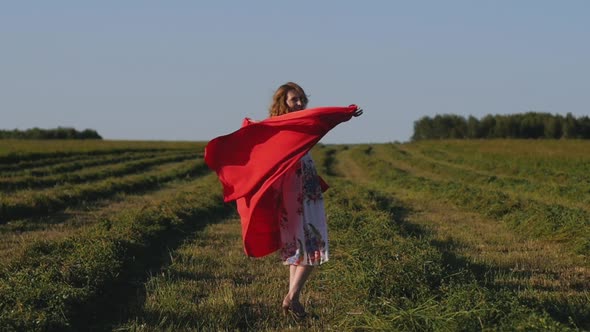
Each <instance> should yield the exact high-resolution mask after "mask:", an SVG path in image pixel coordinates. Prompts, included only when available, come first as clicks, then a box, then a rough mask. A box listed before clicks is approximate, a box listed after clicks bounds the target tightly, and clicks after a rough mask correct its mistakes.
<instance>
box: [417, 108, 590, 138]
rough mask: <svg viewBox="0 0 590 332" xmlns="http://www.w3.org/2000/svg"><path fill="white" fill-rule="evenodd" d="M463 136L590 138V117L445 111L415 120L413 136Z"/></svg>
mask: <svg viewBox="0 0 590 332" xmlns="http://www.w3.org/2000/svg"><path fill="white" fill-rule="evenodd" d="M446 138H450V139H454V138H457V139H460V138H548V139H561V138H583V139H588V138H590V118H589V117H588V116H581V117H579V118H576V117H575V116H573V115H572V114H571V113H567V115H566V116H562V115H553V114H550V113H540V112H527V113H521V114H510V115H491V114H488V115H486V116H484V117H483V118H482V119H481V120H478V119H477V118H475V117H473V116H471V115H470V116H469V117H468V118H465V117H462V116H459V115H455V114H443V115H436V116H434V117H429V116H425V117H422V118H420V119H419V120H417V121H415V122H414V134H413V135H412V140H415V141H416V140H422V139H446Z"/></svg>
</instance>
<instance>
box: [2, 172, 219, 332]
mask: <svg viewBox="0 0 590 332" xmlns="http://www.w3.org/2000/svg"><path fill="white" fill-rule="evenodd" d="M228 211H229V210H228V206H227V205H224V204H223V200H222V197H221V190H220V187H219V185H218V182H217V179H216V178H215V176H214V175H212V174H210V175H208V176H206V177H204V178H203V179H202V181H198V182H197V183H196V184H195V186H194V188H192V189H191V190H190V191H183V192H178V193H176V194H175V195H174V196H172V197H170V198H169V199H167V200H165V201H163V202H161V203H159V204H155V205H150V206H144V207H142V208H141V209H137V210H131V211H121V214H120V215H117V216H116V217H113V218H109V219H105V220H103V221H102V222H100V223H98V224H96V225H94V226H92V227H90V228H87V229H83V230H81V231H80V232H79V233H76V234H75V235H72V236H69V237H66V238H62V239H58V240H54V241H38V242H35V243H32V244H30V245H29V246H28V248H27V250H26V251H25V252H24V253H23V255H22V257H19V258H18V259H16V260H14V261H12V262H11V263H10V264H9V265H7V266H3V267H2V269H1V270H0V326H2V327H3V330H7V331H11V330H15V331H21V330H26V331H47V330H59V331H68V330H72V331H79V330H89V329H92V328H93V326H94V327H96V326H99V325H100V323H102V322H103V321H104V319H106V318H105V317H110V315H111V314H113V313H112V312H111V310H112V311H116V310H121V309H122V306H121V305H122V304H124V303H125V301H126V299H125V297H123V298H122V297H121V294H119V293H120V292H122V293H125V292H126V291H125V290H126V289H127V290H128V289H135V287H137V285H136V282H137V280H142V279H143V278H144V275H145V271H146V268H147V267H149V266H153V265H156V266H157V265H158V264H159V263H158V262H160V260H161V256H162V254H163V253H164V252H166V249H165V248H166V246H168V245H170V244H171V241H172V242H174V241H178V238H183V237H185V236H187V235H188V234H191V232H192V231H194V230H195V229H198V228H200V227H202V226H204V225H205V224H206V223H207V222H210V221H212V220H216V219H217V218H220V216H222V215H225V214H226V213H228ZM127 294H128V291H127Z"/></svg>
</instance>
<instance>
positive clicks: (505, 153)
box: [404, 140, 590, 185]
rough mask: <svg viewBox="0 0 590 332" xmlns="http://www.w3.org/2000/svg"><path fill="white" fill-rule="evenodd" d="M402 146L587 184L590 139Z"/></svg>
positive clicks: (505, 171) (485, 167)
mask: <svg viewBox="0 0 590 332" xmlns="http://www.w3.org/2000/svg"><path fill="white" fill-rule="evenodd" d="M404 149H407V150H408V151H416V152H419V153H420V154H423V155H425V156H429V157H431V158H435V159H437V160H441V161H446V162H449V163H452V164H456V165H462V166H465V167H470V168H475V169H478V170H482V171H488V172H492V173H494V174H496V175H506V176H517V177H521V178H527V179H529V180H531V181H535V182H541V183H543V182H544V181H546V180H548V181H559V182H560V183H565V184H580V183H585V184H586V185H588V184H590V175H589V174H590V155H588V153H587V151H590V142H588V141H579V140H571V141H570V140H566V141H558V142H549V141H546V140H541V141H535V140H491V141H488V140H483V141H444V142H417V143H412V144H405V145H404Z"/></svg>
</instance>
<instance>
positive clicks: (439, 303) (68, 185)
mask: <svg viewBox="0 0 590 332" xmlns="http://www.w3.org/2000/svg"><path fill="white" fill-rule="evenodd" d="M204 146H205V143H203V142H155V141H154V142H130V141H66V142H63V141H17V140H0V330H2V331H23V330H26V331H105V330H108V331H111V330H113V331H203V330H212V331H219V330H222V331H223V330H232V331H233V330H257V331H285V330H312V331H325V330H333V331H351V330H353V331H357V330H393V331H479V330H484V331H488V330H502V331H504V330H522V331H531V330H532V331H547V330H549V331H551V330H554V331H564V330H574V331H575V330H590V314H589V313H590V292H589V291H588V289H589V286H590V270H589V260H588V254H589V253H590V153H589V152H590V142H587V141H575V140H571V141H543V140H538V141H537V140H482V141H424V142H416V143H407V144H362V145H361V144H359V145H321V144H320V145H318V146H316V147H315V148H314V149H313V150H312V155H313V158H314V160H315V163H316V167H317V169H318V171H319V172H320V173H321V175H322V176H323V177H324V178H325V179H326V181H327V182H328V183H329V184H330V186H331V188H330V190H328V191H327V192H326V193H325V201H326V209H327V215H328V223H329V236H330V239H329V240H330V248H331V261H330V262H328V263H327V264H325V265H323V266H322V267H320V268H319V269H316V271H314V272H313V276H312V278H311V279H310V281H309V283H308V284H307V285H306V288H305V289H304V292H303V294H302V301H303V303H304V305H305V306H306V307H307V309H308V311H309V312H310V317H308V318H307V319H305V320H304V321H301V322H297V321H294V320H293V319H292V318H290V317H284V316H283V315H282V313H281V312H280V303H281V300H282V298H283V296H284V295H285V293H286V290H287V284H288V280H287V279H288V270H287V268H286V267H284V266H282V265H281V263H280V261H279V258H278V257H277V256H276V255H269V256H267V257H264V258H261V259H253V258H248V257H246V256H245V255H244V253H243V250H242V246H241V233H240V232H241V230H240V222H239V218H238V216H237V215H236V212H235V208H234V206H233V204H224V203H223V199H222V195H221V185H220V183H219V182H218V180H217V178H216V176H215V174H212V173H211V172H210V171H209V170H208V168H207V167H206V165H205V164H204V162H203V148H204Z"/></svg>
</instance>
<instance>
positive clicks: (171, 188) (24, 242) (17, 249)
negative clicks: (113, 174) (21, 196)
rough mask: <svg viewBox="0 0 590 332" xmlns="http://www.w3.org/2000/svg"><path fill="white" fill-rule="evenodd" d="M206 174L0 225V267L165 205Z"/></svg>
mask: <svg viewBox="0 0 590 332" xmlns="http://www.w3.org/2000/svg"><path fill="white" fill-rule="evenodd" d="M202 175H203V174H196V175H194V176H191V177H188V178H182V179H177V180H173V181H171V182H167V183H164V184H162V185H161V186H159V187H157V188H155V190H151V191H144V192H138V193H133V192H132V193H123V192H121V193H117V194H115V195H114V196H112V197H109V198H106V199H99V200H97V201H94V202H92V203H90V202H86V203H85V204H84V205H82V206H74V207H67V208H66V209H65V210H63V211H61V212H58V213H54V214H50V215H44V216H40V217H35V218H30V219H20V220H13V221H9V222H7V223H6V224H2V225H0V265H2V264H6V262H8V261H10V260H12V259H15V258H16V257H19V256H20V255H21V254H22V252H23V251H24V250H25V249H26V248H27V246H28V245H29V244H30V243H32V242H35V241H39V240H56V239H60V238H63V237H67V236H71V235H72V234H73V233H74V232H77V231H80V230H81V229H84V228H87V227H90V226H92V225H94V224H96V223H100V222H101V221H104V220H109V219H112V218H114V217H116V216H117V215H120V214H122V213H125V211H136V210H140V209H142V208H146V207H149V206H154V205H158V204H161V202H163V201H164V200H166V199H168V198H169V197H171V196H173V195H174V194H175V193H177V192H185V191H189V190H190V189H191V188H193V187H195V186H196V185H197V182H198V181H201V176H202Z"/></svg>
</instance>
